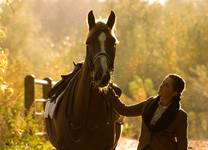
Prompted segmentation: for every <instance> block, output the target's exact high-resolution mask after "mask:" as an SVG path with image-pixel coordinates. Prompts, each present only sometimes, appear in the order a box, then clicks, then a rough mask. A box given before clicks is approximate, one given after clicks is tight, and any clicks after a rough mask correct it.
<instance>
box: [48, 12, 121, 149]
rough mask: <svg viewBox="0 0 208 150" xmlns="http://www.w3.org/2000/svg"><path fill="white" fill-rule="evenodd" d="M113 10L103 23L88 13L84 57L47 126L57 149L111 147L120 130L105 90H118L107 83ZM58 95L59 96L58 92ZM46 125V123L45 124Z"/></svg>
mask: <svg viewBox="0 0 208 150" xmlns="http://www.w3.org/2000/svg"><path fill="white" fill-rule="evenodd" d="M114 24H115V14H114V12H113V11H111V14H110V16H109V18H108V20H107V22H106V23H104V22H95V18H94V15H93V12H92V11H90V12H89V14H88V25H89V34H88V37H87V40H86V49H87V50H86V57H85V61H84V63H83V64H82V65H81V67H80V70H79V72H78V73H77V74H76V78H75V79H74V82H73V83H74V84H73V88H72V87H71V88H70V90H71V91H67V90H65V95H63V94H62V98H61V100H60V102H59V104H58V106H57V109H56V112H55V115H54V116H53V118H50V122H48V123H49V126H50V128H51V130H52V132H53V133H51V134H50V135H49V140H50V141H51V143H52V144H53V145H54V146H55V147H56V149H57V150H114V149H115V147H116V144H117V142H118V139H119V137H120V132H121V130H120V129H121V123H120V116H119V114H117V112H116V111H114V109H113V108H112V105H111V102H110V99H109V96H108V94H109V90H114V91H115V94H116V93H117V94H118V95H120V94H121V91H120V89H119V88H118V87H116V86H115V84H113V83H111V81H110V79H111V72H112V71H113V67H114V58H115V51H116V44H117V39H116V37H115V35H114V32H113V27H114ZM60 97H61V96H60ZM47 128H48V126H47Z"/></svg>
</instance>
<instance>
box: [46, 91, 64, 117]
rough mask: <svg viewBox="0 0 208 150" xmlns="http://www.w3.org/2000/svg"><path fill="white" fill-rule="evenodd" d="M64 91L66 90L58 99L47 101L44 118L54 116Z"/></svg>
mask: <svg viewBox="0 0 208 150" xmlns="http://www.w3.org/2000/svg"><path fill="white" fill-rule="evenodd" d="M63 93H64V91H63V92H62V93H61V94H60V95H59V96H58V97H57V98H56V100H54V101H51V100H48V101H47V102H46V106H45V112H44V118H48V117H49V118H51V119H52V118H53V116H54V113H55V110H56V107H57V105H58V103H59V101H60V99H61V96H62V95H63Z"/></svg>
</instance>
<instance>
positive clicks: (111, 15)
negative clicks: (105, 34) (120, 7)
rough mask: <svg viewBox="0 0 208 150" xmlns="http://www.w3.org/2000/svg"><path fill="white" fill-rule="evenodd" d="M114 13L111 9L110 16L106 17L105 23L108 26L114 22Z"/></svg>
mask: <svg viewBox="0 0 208 150" xmlns="http://www.w3.org/2000/svg"><path fill="white" fill-rule="evenodd" d="M115 18H116V16H115V13H114V12H113V11H111V13H110V16H109V17H108V21H107V25H108V27H109V28H111V29H112V28H113V25H114V23H115Z"/></svg>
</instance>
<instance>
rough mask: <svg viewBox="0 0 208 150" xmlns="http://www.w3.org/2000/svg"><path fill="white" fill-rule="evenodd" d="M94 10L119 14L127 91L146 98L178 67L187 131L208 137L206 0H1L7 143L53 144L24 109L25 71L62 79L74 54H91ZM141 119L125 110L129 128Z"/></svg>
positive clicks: (0, 66) (0, 104) (2, 113)
mask: <svg viewBox="0 0 208 150" xmlns="http://www.w3.org/2000/svg"><path fill="white" fill-rule="evenodd" d="M90 10H93V11H94V15H95V17H96V18H106V17H108V16H109V14H110V10H114V12H115V14H116V19H117V21H116V29H115V33H116V36H117V38H118V40H119V45H118V46H117V51H116V60H115V71H114V73H113V79H112V80H113V82H115V83H116V84H118V85H119V86H120V87H121V89H122V91H123V95H122V97H121V99H122V100H123V101H124V102H125V103H126V104H135V103H138V102H141V101H143V100H144V99H146V98H147V97H149V96H152V95H156V94H157V88H158V86H159V84H160V82H161V81H162V79H163V78H164V77H165V76H166V75H167V74H168V73H177V74H179V75H181V76H182V77H183V78H184V79H185V80H186V82H187V86H186V91H185V92H184V95H183V97H182V101H181V102H182V108H183V109H184V110H185V111H186V112H187V113H188V123H189V127H188V137H189V139H190V140H207V139H208V115H207V114H208V109H207V107H208V28H207V27H208V1H207V0H166V1H165V0H161V1H157V0H155V1H154V0H143V1H142V0H140V1H139V0H76V1H74V0H0V145H7V146H10V145H16V146H17V147H18V146H19V149H30V147H31V146H34V145H36V146H37V145H42V144H43V145H44V146H42V147H41V149H42V148H43V149H50V148H51V145H50V143H49V142H48V141H47V140H46V139H44V140H43V139H42V138H40V137H39V136H36V135H35V132H37V130H39V128H40V126H39V122H38V120H36V119H34V115H33V114H31V115H28V116H27V117H25V116H24V83H23V82H24V77H25V76H26V75H28V74H34V75H35V76H36V77H37V78H39V79H43V78H45V77H52V79H53V80H59V79H60V75H61V74H66V73H68V72H70V71H71V70H72V69H73V63H72V62H73V61H74V62H79V61H82V60H84V58H85V54H86V51H85V40H86V37H87V33H88V26H87V22H86V18H87V14H88V12H89V11H90ZM37 92H38V91H37ZM140 123H141V119H140V118H139V117H138V118H125V124H124V129H123V134H122V136H123V137H127V138H133V139H138V136H139V135H140V127H141V126H140ZM41 128H44V127H41ZM0 149H1V148H0Z"/></svg>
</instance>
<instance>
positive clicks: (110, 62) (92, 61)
mask: <svg viewBox="0 0 208 150" xmlns="http://www.w3.org/2000/svg"><path fill="white" fill-rule="evenodd" d="M87 47H91V46H89V44H87ZM87 50H88V53H89V54H90V63H91V64H90V68H91V70H93V68H94V64H95V63H96V61H97V60H98V59H99V58H101V57H105V58H106V60H107V63H108V65H109V66H110V69H109V70H110V72H112V71H113V64H112V63H113V62H112V60H111V58H110V56H109V55H108V54H107V53H106V52H98V53H96V54H95V56H92V54H91V53H90V50H89V49H88V48H87ZM111 64H112V65H111Z"/></svg>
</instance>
